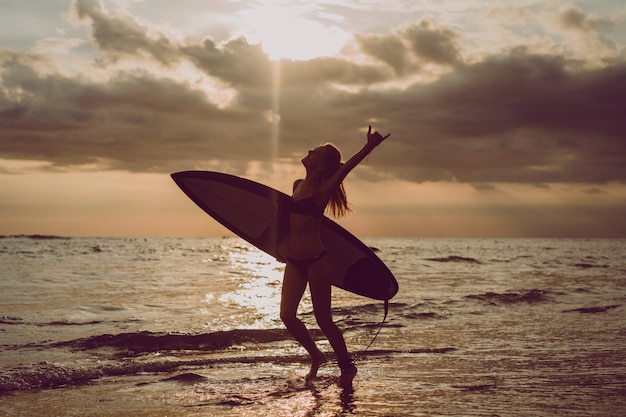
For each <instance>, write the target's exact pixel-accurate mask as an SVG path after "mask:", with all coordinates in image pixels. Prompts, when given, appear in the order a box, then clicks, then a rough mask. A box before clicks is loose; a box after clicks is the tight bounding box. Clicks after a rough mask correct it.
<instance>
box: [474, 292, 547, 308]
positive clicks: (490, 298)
mask: <svg viewBox="0 0 626 417" xmlns="http://www.w3.org/2000/svg"><path fill="white" fill-rule="evenodd" d="M465 298H467V299H471V300H479V301H484V302H487V303H489V304H492V305H498V304H516V303H529V304H530V303H540V302H544V301H550V298H549V297H548V293H547V291H543V290H537V289H533V290H530V291H526V292H522V293H518V292H506V293H497V292H486V293H483V294H472V295H467V296H465Z"/></svg>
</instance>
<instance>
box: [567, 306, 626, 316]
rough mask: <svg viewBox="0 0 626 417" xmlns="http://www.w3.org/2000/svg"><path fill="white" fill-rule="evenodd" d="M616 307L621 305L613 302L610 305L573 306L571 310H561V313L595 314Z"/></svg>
mask: <svg viewBox="0 0 626 417" xmlns="http://www.w3.org/2000/svg"><path fill="white" fill-rule="evenodd" d="M618 307H621V304H614V305H610V306H599V307H583V308H574V309H571V310H563V313H584V314H596V313H604V312H606V311H608V310H613V309H614V308H618Z"/></svg>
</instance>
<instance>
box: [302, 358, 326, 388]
mask: <svg viewBox="0 0 626 417" xmlns="http://www.w3.org/2000/svg"><path fill="white" fill-rule="evenodd" d="M326 362H328V358H327V357H326V355H324V354H323V353H322V352H320V353H319V355H316V356H315V357H311V370H310V371H309V373H308V374H306V377H305V378H306V382H309V381H311V380H312V379H314V378H315V377H316V376H317V370H318V369H319V368H320V366H322V365H323V364H325V363H326Z"/></svg>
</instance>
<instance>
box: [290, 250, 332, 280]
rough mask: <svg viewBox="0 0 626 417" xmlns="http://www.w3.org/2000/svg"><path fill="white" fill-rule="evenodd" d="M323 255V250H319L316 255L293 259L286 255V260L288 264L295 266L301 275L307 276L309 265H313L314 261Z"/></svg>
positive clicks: (324, 254)
mask: <svg viewBox="0 0 626 417" xmlns="http://www.w3.org/2000/svg"><path fill="white" fill-rule="evenodd" d="M324 256H326V251H325V250H323V251H321V252H320V253H318V254H317V255H315V256H313V257H311V258H305V259H295V258H291V257H286V260H287V263H288V264H289V265H291V266H293V267H294V268H296V269H297V270H298V272H300V274H301V275H302V276H303V277H305V278H307V277H308V272H309V267H310V266H311V265H313V264H314V263H315V262H317V261H318V260H320V259H322V258H323V257H324Z"/></svg>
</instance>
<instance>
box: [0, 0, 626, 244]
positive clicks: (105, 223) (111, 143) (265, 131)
mask: <svg viewBox="0 0 626 417" xmlns="http://www.w3.org/2000/svg"><path fill="white" fill-rule="evenodd" d="M369 124H371V125H372V127H373V128H374V129H376V130H378V131H380V132H381V133H383V134H386V133H389V132H391V137H390V138H389V139H388V140H387V141H386V142H385V143H384V144H383V145H381V146H380V147H379V148H377V149H376V150H375V151H374V152H373V153H372V154H371V155H370V156H369V157H368V158H367V159H366V160H365V161H364V162H363V163H362V165H360V166H359V167H357V168H356V169H355V171H353V172H352V173H351V174H350V176H349V177H348V179H347V181H346V189H347V192H348V198H349V200H350V201H351V203H352V204H353V206H354V208H355V212H354V213H353V214H351V215H350V216H348V217H347V218H345V219H342V220H341V221H340V224H342V225H343V226H344V227H346V228H348V230H350V231H352V232H353V233H354V234H356V235H357V236H360V237H368V236H416V237H443V236H445V237H626V184H625V180H626V3H624V2H623V1H618V0H615V1H612V0H603V1H596V0H578V1H551V0H547V1H546V0H516V1H504V0H503V1H483V0H480V1H478V0H437V1H434V0H433V1H427V0H422V1H393V0H392V1H388V0H384V1H383V0H372V1H356V0H333V1H249V0H239V1H227V0H209V1H206V0H203V1H199V0H178V1H175V2H173V1H166V0H150V1H148V0H115V1H114V0H106V1H103V0H74V1H71V0H47V1H23V0H9V1H2V2H0V235H11V234H53V235H62V236H221V235H225V234H228V233H227V232H226V231H225V229H223V228H222V227H221V226H219V225H218V224H217V223H216V222H215V221H214V220H213V219H211V218H210V217H209V216H207V215H206V214H204V213H203V212H202V211H201V210H200V209H199V208H197V207H196V206H195V205H194V203H193V202H191V201H190V200H189V199H188V198H187V197H186V196H185V195H184V194H183V193H182V192H181V191H180V190H179V189H178V188H177V186H176V185H175V184H174V183H173V181H172V180H171V178H170V177H169V174H170V173H172V172H176V171H183V170H192V169H202V170H213V171H222V172H227V173H230V174H234V175H240V176H243V177H246V178H249V179H252V180H255V181H259V182H262V183H265V184H268V185H271V186H273V187H276V188H278V189H280V190H282V191H284V192H287V193H289V192H290V190H291V184H292V183H293V180H294V179H296V178H299V177H302V176H303V175H304V170H303V168H302V166H301V165H300V159H301V158H302V156H303V155H305V154H306V152H307V151H308V150H309V149H311V148H313V147H315V146H317V145H318V144H320V143H323V142H327V141H331V142H333V143H335V144H336V145H337V146H338V147H339V148H340V149H341V150H342V152H343V154H344V158H348V157H349V156H350V155H351V154H352V153H353V152H355V151H357V150H358V149H359V148H360V146H362V145H363V144H364V143H365V140H366V131H367V126H368V125H369Z"/></svg>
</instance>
